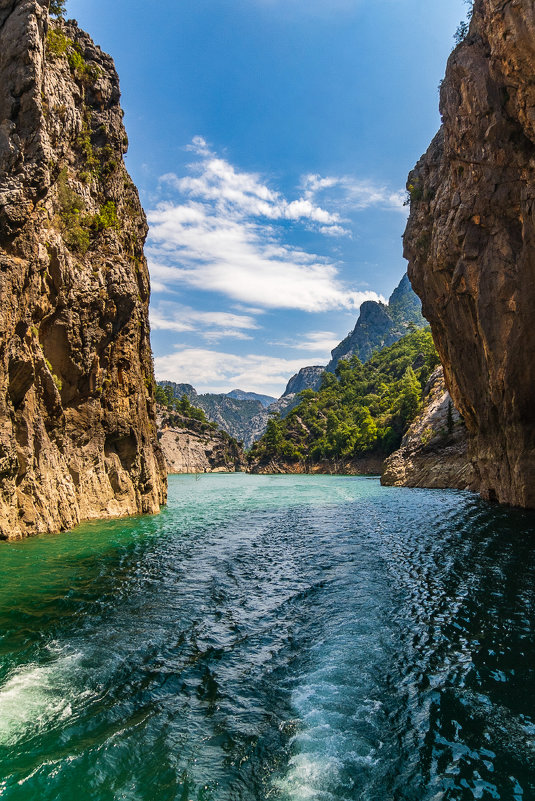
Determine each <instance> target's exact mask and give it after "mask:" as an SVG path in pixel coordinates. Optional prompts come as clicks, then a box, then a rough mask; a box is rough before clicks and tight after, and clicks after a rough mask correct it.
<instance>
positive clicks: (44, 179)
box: [0, 0, 166, 538]
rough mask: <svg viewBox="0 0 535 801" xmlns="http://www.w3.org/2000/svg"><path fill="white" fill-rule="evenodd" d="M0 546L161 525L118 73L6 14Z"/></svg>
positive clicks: (161, 479) (143, 278)
mask: <svg viewBox="0 0 535 801" xmlns="http://www.w3.org/2000/svg"><path fill="white" fill-rule="evenodd" d="M0 78H1V80H0V110H1V115H2V120H3V122H2V136H1V137H0V198H1V203H0V343H1V344H0V388H1V391H0V538H11V537H21V536H25V535H28V534H36V533H45V532H53V531H59V530H63V529H66V528H70V527H72V526H74V525H76V524H77V523H78V522H80V521H81V520H86V519H93V518H99V517H118V516H120V515H131V514H139V513H146V512H151V513H153V512H157V511H158V510H159V508H160V504H161V503H163V502H164V501H165V498H166V474H165V464H164V460H163V455H162V453H161V449H160V447H159V445H158V443H157V440H156V426H155V405H154V377H153V371H152V354H151V348H150V341H149V323H148V304H149V276H148V271H147V264H146V260H145V257H144V254H143V245H144V242H145V237H146V234H147V223H146V219H145V215H144V213H143V210H142V208H141V206H140V203H139V197H138V192H137V190H136V187H135V186H134V184H133V183H132V181H131V179H130V176H129V175H128V173H127V171H126V168H125V166H124V161H123V154H124V153H125V152H126V150H127V144H128V139H127V136H126V132H125V129H124V127H123V122H122V118H123V111H122V109H121V107H120V105H119V98H120V91H119V80H118V77H117V73H116V71H115V67H114V64H113V61H112V59H111V58H110V57H109V56H107V55H106V54H104V53H103V52H102V51H101V50H100V48H98V47H97V46H96V45H95V44H94V43H93V42H92V40H91V39H90V37H89V36H88V35H87V34H86V33H84V32H83V31H82V30H80V29H79V28H78V27H77V25H76V23H75V22H74V21H72V20H71V21H69V22H63V21H61V20H56V21H53V20H50V19H49V16H48V3H47V2H43V1H42V0H39V1H38V0H24V2H22V0H13V2H9V3H8V2H2V3H0Z"/></svg>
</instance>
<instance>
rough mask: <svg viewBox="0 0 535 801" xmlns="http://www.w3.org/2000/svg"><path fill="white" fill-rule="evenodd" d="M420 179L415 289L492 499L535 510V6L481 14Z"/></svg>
mask: <svg viewBox="0 0 535 801" xmlns="http://www.w3.org/2000/svg"><path fill="white" fill-rule="evenodd" d="M440 109H441V113H442V118H443V125H442V128H441V130H440V132H439V133H438V135H437V136H436V138H435V139H434V141H433V142H432V144H431V146H430V148H429V150H428V151H427V153H426V154H425V155H424V156H423V157H422V159H421V160H420V161H419V163H418V164H417V166H416V168H415V169H414V171H413V172H412V173H411V175H410V176H409V181H408V188H409V192H410V196H411V212H410V218H409V222H408V225H407V230H406V232H405V238H404V244H405V256H406V257H407V258H408V260H409V277H410V279H411V282H412V284H413V287H414V289H415V290H416V292H417V293H418V295H419V296H420V298H421V299H422V304H423V311H424V315H425V316H426V317H427V319H428V320H429V322H430V324H431V328H432V331H433V336H434V338H435V342H436V345H437V349H438V351H439V353H440V357H441V360H442V363H443V364H444V369H445V378H446V384H447V386H448V389H449V391H450V392H451V395H452V398H453V400H454V402H455V405H456V406H457V408H458V409H459V410H460V412H461V413H462V415H463V417H464V419H465V421H466V425H467V429H468V433H469V437H470V445H469V447H470V455H471V457H472V458H473V461H474V465H475V469H476V472H477V483H478V485H479V488H480V491H481V493H482V495H483V496H484V497H486V498H489V499H497V500H498V501H501V502H504V503H510V504H515V505H519V506H525V507H535V336H534V335H533V325H534V317H535V312H534V309H535V6H534V4H533V3H532V2H531V0H476V2H475V3H474V9H473V16H472V20H471V24H470V29H469V32H468V35H467V37H466V39H465V40H464V41H463V42H462V43H461V44H460V45H459V46H458V47H457V48H456V49H455V50H454V52H453V53H452V55H451V57H450V59H449V62H448V67H447V71H446V77H445V79H444V82H443V84H442V87H441V92H440Z"/></svg>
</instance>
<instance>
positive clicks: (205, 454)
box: [157, 409, 247, 473]
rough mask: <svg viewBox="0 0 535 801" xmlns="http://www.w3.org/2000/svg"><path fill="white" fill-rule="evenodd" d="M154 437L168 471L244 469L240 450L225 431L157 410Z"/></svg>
mask: <svg viewBox="0 0 535 801" xmlns="http://www.w3.org/2000/svg"><path fill="white" fill-rule="evenodd" d="M157 422H158V439H159V442H160V445H161V448H162V451H163V454H164V458H165V461H166V465H167V472H168V473H234V472H236V471H240V470H245V469H246V466H247V463H246V460H245V456H244V453H243V450H242V449H241V448H240V447H239V446H238V443H237V442H236V440H234V439H233V438H232V437H230V436H229V435H228V434H227V433H226V432H225V431H221V430H213V429H210V428H207V426H206V425H205V424H203V423H202V422H199V421H198V420H193V419H191V418H188V417H184V416H182V415H180V414H176V413H174V412H168V411H167V410H164V409H160V410H159V412H158V415H157Z"/></svg>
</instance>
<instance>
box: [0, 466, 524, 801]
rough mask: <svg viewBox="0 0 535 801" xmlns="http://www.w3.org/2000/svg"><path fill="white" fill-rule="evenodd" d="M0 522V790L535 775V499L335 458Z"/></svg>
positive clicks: (248, 797) (321, 793) (270, 788)
mask: <svg viewBox="0 0 535 801" xmlns="http://www.w3.org/2000/svg"><path fill="white" fill-rule="evenodd" d="M169 490H170V491H169V506H168V507H167V508H166V509H165V510H164V511H163V512H162V514H161V515H159V516H157V517H153V518H141V519H140V518H136V519H131V520H127V521H124V520H123V521H118V522H111V523H110V522H107V523H98V524H90V525H84V526H83V527H81V528H79V529H77V530H76V531H75V532H73V533H69V534H62V535H58V536H49V537H37V538H34V539H31V540H27V541H24V542H17V543H2V544H0V576H1V582H0V797H1V798H2V799H10V800H11V799H13V801H28V800H29V799H36V801H37V799H39V801H52V800H53V801H70V799H91V801H112V799H113V800H114V801H115V799H127V800H128V801H137V800H138V799H139V800H140V801H141V800H142V801H175V800H176V801H201V799H202V800H203V801H238V800H240V801H261V800H262V801H263V800H264V799H278V800H279V801H301V800H305V799H307V800H310V801H331V800H332V801H357V799H358V801H439V800H442V799H448V801H450V800H453V799H455V801H464V800H465V799H466V800H468V799H489V800H490V799H503V800H505V799H507V801H532V800H533V799H535V636H534V633H533V617H534V609H535V537H534V534H535V516H534V515H533V514H531V513H527V512H521V511H514V510H508V509H503V508H499V507H496V506H490V505H487V504H485V503H483V502H482V501H480V500H479V499H477V498H476V497H474V496H472V495H470V494H468V493H459V492H442V491H427V490H403V489H384V488H381V487H380V486H379V483H378V481H377V480H376V479H368V478H351V477H340V476H332V477H331V476H248V475H239V474H236V475H205V476H202V477H201V479H200V480H198V481H197V480H195V479H194V478H193V477H192V476H177V477H172V478H171V479H170V487H169Z"/></svg>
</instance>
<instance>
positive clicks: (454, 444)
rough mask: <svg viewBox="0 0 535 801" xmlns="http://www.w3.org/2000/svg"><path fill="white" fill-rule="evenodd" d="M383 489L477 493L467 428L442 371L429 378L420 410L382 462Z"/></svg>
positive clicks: (436, 371)
mask: <svg viewBox="0 0 535 801" xmlns="http://www.w3.org/2000/svg"><path fill="white" fill-rule="evenodd" d="M381 484H383V485H385V486H396V487H399V486H405V487H433V488H440V489H442V488H447V487H451V488H455V489H463V490H464V489H476V487H477V475H476V472H475V470H474V466H473V464H472V462H471V461H470V458H469V457H468V437H467V432H466V426H465V425H464V422H463V420H462V418H461V417H460V415H459V413H458V412H457V410H456V409H455V407H454V406H453V404H452V401H451V398H450V395H449V392H448V390H447V389H446V385H445V383H444V374H443V371H442V367H438V368H437V369H436V370H435V371H434V372H433V374H432V375H431V377H430V379H429V382H428V384H427V386H426V388H425V392H424V403H423V409H422V411H421V412H420V414H419V415H418V417H417V418H416V419H415V420H414V422H413V423H412V424H411V426H410V428H409V430H408V431H407V433H406V434H405V436H404V437H403V440H402V442H401V447H400V448H399V450H397V451H395V453H393V454H392V455H391V456H389V457H388V458H387V459H386V460H385V464H384V468H383V474H382V476H381Z"/></svg>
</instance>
